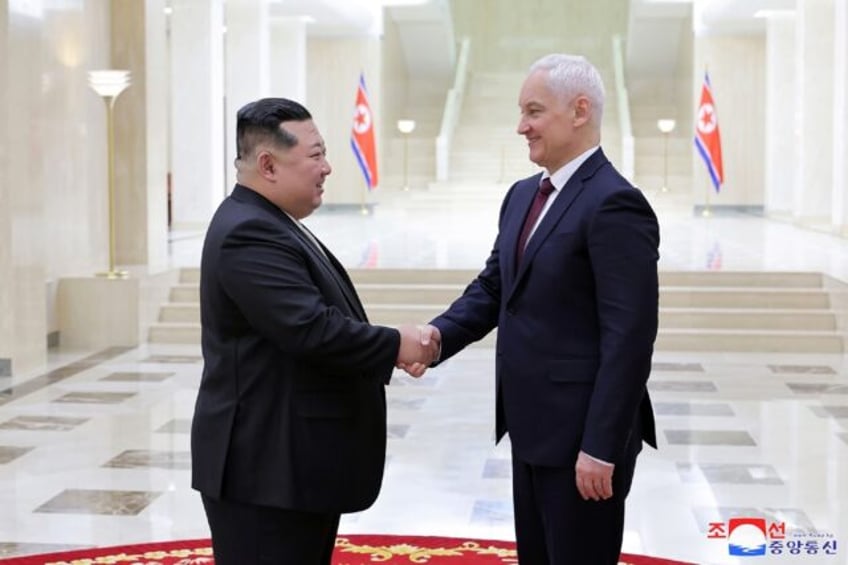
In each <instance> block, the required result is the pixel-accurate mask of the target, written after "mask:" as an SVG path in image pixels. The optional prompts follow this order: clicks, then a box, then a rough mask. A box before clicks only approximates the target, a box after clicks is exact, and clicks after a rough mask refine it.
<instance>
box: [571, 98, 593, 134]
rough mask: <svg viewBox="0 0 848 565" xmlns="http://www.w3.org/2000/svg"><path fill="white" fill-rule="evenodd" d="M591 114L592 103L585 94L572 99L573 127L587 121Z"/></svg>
mask: <svg viewBox="0 0 848 565" xmlns="http://www.w3.org/2000/svg"><path fill="white" fill-rule="evenodd" d="M591 115H592V103H591V102H589V99H588V98H587V97H585V96H578V97H577V100H575V101H574V127H580V126H582V125H583V124H585V123H587V122H588V121H589V119H590V117H591Z"/></svg>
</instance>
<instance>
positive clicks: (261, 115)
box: [236, 98, 312, 159]
mask: <svg viewBox="0 0 848 565" xmlns="http://www.w3.org/2000/svg"><path fill="white" fill-rule="evenodd" d="M237 117H238V121H237V123H236V159H242V158H244V157H245V156H247V155H250V154H251V153H252V152H253V150H254V149H256V146H257V145H259V144H260V143H263V142H270V143H271V144H273V145H277V146H279V147H283V148H285V149H288V148H290V147H294V146H295V145H297V141H298V140H297V137H296V136H294V135H292V134H291V133H289V132H287V131H286V130H284V129H283V128H281V127H280V124H281V123H283V122H305V121H306V120H311V119H312V115H311V114H310V113H309V110H307V109H306V108H304V107H303V106H302V105H301V104H298V103H297V102H295V101H294V100H288V99H286V98H262V99H260V100H257V101H255V102H250V103H248V104H245V105H244V106H242V107H241V109H240V110H239V111H238V114H237Z"/></svg>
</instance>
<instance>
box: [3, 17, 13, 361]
mask: <svg viewBox="0 0 848 565" xmlns="http://www.w3.org/2000/svg"><path fill="white" fill-rule="evenodd" d="M8 11H9V8H8V6H7V0H0V45H8V43H7V42H8V25H9V24H8V17H9V16H8ZM7 59H8V57H0V280H3V281H9V280H12V277H13V275H12V245H11V242H12V214H11V206H10V198H9V190H10V189H9V181H8V179H7V178H6V175H7V171H8V170H9V161H8V159H7V158H6V155H7V153H8V151H9V147H8V144H9V139H8V131H9V130H8V124H7V118H6V113H7V108H8V107H9V106H8V105H7V104H8V103H7V101H6V92H7V91H8V84H9V82H8V81H9V78H8V70H7V67H8V65H7ZM11 311H12V292H11V285H6V284H3V285H0V377H6V376H9V375H11V374H12V316H11V315H10V314H11Z"/></svg>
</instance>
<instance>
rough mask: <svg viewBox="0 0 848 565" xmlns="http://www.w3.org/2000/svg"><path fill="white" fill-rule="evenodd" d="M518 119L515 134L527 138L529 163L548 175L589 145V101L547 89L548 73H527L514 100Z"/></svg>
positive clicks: (579, 96)
mask: <svg viewBox="0 0 848 565" xmlns="http://www.w3.org/2000/svg"><path fill="white" fill-rule="evenodd" d="M518 106H519V108H520V109H521V119H520V120H519V122H518V129H517V131H518V133H519V135H523V136H524V137H525V138H526V139H527V146H528V147H529V149H530V160H531V161H533V162H534V163H536V164H537V165H539V166H540V167H544V168H546V169H547V170H548V172H549V173H554V172H555V171H556V170H557V169H559V168H561V167H562V166H563V165H565V164H566V163H568V162H569V161H571V160H572V159H574V158H575V157H577V156H578V155H580V154H581V153H583V152H584V151H585V150H587V149H588V148H589V147H591V146H592V143H591V142H590V141H591V140H590V139H589V137H588V136H587V133H588V130H589V128H588V126H587V124H588V123H589V110H590V107H589V101H588V99H587V98H586V97H585V96H582V95H578V96H573V97H570V98H569V97H566V96H564V95H563V94H561V93H558V92H555V91H554V90H553V89H551V87H550V85H549V82H548V72H547V71H546V70H543V69H539V70H536V71H533V72H531V73H530V75H529V76H528V77H527V79H526V80H525V81H524V85H523V86H522V87H521V93H520V95H519V99H518Z"/></svg>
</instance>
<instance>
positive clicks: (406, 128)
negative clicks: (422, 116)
mask: <svg viewBox="0 0 848 565" xmlns="http://www.w3.org/2000/svg"><path fill="white" fill-rule="evenodd" d="M397 128H398V129H399V130H400V132H401V133H412V132H413V131H414V130H415V120H398V122H397Z"/></svg>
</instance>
